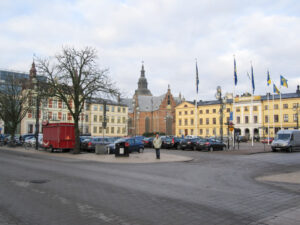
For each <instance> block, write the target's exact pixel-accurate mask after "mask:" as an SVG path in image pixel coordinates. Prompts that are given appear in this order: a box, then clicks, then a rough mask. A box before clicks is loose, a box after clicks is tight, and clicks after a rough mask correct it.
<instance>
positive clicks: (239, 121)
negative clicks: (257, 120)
mask: <svg viewBox="0 0 300 225" xmlns="http://www.w3.org/2000/svg"><path fill="white" fill-rule="evenodd" d="M236 123H237V124H240V123H241V117H239V116H237V117H236Z"/></svg>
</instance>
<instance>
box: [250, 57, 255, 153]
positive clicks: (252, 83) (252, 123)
mask: <svg viewBox="0 0 300 225" xmlns="http://www.w3.org/2000/svg"><path fill="white" fill-rule="evenodd" d="M250 63H251V86H252V95H251V109H250V118H251V120H250V121H251V126H252V128H251V130H252V138H251V144H252V147H253V140H254V121H253V95H254V77H253V76H254V75H253V66H252V62H251V61H250Z"/></svg>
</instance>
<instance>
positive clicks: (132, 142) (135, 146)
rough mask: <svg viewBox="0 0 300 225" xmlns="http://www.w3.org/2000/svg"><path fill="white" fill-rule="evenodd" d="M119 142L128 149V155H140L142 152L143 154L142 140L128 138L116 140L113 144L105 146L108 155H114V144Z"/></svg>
mask: <svg viewBox="0 0 300 225" xmlns="http://www.w3.org/2000/svg"><path fill="white" fill-rule="evenodd" d="M121 142H125V143H127V144H126V145H127V146H128V148H129V153H132V152H138V153H142V152H144V143H143V141H142V139H140V138H135V137H130V138H120V139H118V140H116V141H115V142H114V143H112V144H109V145H107V146H106V149H107V153H108V154H115V149H116V144H117V143H121Z"/></svg>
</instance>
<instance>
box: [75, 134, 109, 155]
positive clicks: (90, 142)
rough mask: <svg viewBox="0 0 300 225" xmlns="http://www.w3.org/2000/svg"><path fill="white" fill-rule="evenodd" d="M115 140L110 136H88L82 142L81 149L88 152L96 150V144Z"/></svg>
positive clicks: (104, 143)
mask: <svg viewBox="0 0 300 225" xmlns="http://www.w3.org/2000/svg"><path fill="white" fill-rule="evenodd" d="M112 142H113V139H111V138H108V137H93V138H86V139H84V141H83V142H82V143H81V149H82V150H84V151H88V152H95V149H96V145H97V144H101V145H108V144H111V143H112Z"/></svg>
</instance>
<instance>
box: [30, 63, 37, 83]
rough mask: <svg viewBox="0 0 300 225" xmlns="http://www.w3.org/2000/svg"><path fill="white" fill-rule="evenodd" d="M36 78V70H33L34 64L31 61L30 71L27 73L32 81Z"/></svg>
mask: <svg viewBox="0 0 300 225" xmlns="http://www.w3.org/2000/svg"><path fill="white" fill-rule="evenodd" d="M35 77H36V68H35V63H34V60H33V61H32V65H31V69H30V71H29V78H30V80H32V79H33V78H35Z"/></svg>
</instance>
